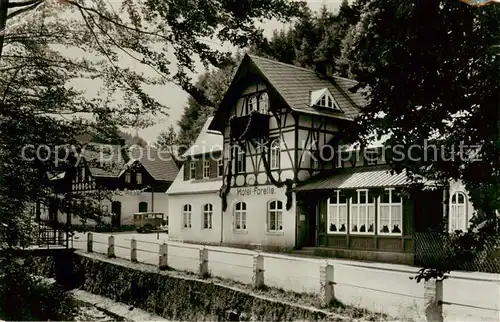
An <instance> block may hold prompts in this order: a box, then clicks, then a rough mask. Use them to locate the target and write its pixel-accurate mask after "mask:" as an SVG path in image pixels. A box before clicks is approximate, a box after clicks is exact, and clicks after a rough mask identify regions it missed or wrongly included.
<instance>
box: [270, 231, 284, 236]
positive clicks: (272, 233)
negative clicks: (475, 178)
mask: <svg viewBox="0 0 500 322" xmlns="http://www.w3.org/2000/svg"><path fill="white" fill-rule="evenodd" d="M284 234H285V233H284V232H283V231H266V235H269V236H283V235H284Z"/></svg>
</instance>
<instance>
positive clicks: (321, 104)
mask: <svg viewBox="0 0 500 322" xmlns="http://www.w3.org/2000/svg"><path fill="white" fill-rule="evenodd" d="M319 106H322V107H326V95H323V96H322V97H321V98H320V99H319Z"/></svg>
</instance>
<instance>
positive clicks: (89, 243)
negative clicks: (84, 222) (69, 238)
mask: <svg viewBox="0 0 500 322" xmlns="http://www.w3.org/2000/svg"><path fill="white" fill-rule="evenodd" d="M92 236H93V235H92V233H87V253H92Z"/></svg>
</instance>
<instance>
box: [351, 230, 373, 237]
mask: <svg viewBox="0 0 500 322" xmlns="http://www.w3.org/2000/svg"><path fill="white" fill-rule="evenodd" d="M349 234H350V235H360V236H374V235H375V232H367V233H360V232H357V231H351V232H349Z"/></svg>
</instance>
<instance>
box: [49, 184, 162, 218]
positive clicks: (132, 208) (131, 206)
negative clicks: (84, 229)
mask: <svg viewBox="0 0 500 322" xmlns="http://www.w3.org/2000/svg"><path fill="white" fill-rule="evenodd" d="M152 198H154V210H152ZM113 201H119V202H121V220H120V225H122V226H124V225H132V224H133V222H134V216H133V215H134V213H136V212H138V211H139V203H140V202H147V203H148V211H155V212H163V213H164V214H165V215H168V196H167V195H166V194H165V193H160V192H155V193H154V195H153V194H152V193H151V192H142V193H140V194H139V195H124V196H114V197H113ZM101 205H103V206H104V205H107V206H108V211H111V201H109V200H105V201H101ZM41 219H48V214H41ZM102 220H103V223H105V224H110V223H111V217H104V218H103V219H102ZM58 221H59V222H60V223H65V222H66V214H62V213H59V214H58ZM71 222H72V223H73V224H75V225H80V224H82V222H81V219H80V217H78V216H74V215H72V217H71ZM85 224H86V225H89V226H94V225H95V224H96V223H95V221H94V220H87V222H86V223H85Z"/></svg>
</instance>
